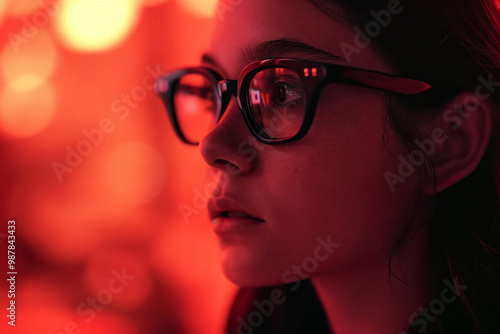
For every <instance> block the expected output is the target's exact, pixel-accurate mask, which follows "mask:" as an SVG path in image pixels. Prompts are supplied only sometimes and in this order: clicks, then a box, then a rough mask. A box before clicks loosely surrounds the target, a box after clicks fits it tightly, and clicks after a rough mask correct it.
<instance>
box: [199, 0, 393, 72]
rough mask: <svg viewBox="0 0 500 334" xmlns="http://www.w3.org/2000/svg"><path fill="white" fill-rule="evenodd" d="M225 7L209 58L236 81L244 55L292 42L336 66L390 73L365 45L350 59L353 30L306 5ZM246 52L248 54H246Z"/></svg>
mask: <svg viewBox="0 0 500 334" xmlns="http://www.w3.org/2000/svg"><path fill="white" fill-rule="evenodd" d="M234 3H235V5H233V6H229V5H227V2H226V1H223V2H221V6H220V7H219V11H220V12H219V15H217V16H216V18H215V20H216V23H215V31H214V34H213V37H212V41H211V44H210V47H209V50H208V53H209V54H210V56H211V57H212V58H214V60H215V61H216V62H217V63H218V64H220V66H221V67H222V70H224V72H226V73H227V74H228V75H230V76H233V77H235V76H237V75H238V74H239V72H240V71H241V70H242V69H243V68H244V67H245V66H246V65H247V63H245V61H244V59H245V57H244V53H245V50H247V49H252V48H256V47H257V46H258V45H259V44H261V43H265V42H267V41H273V40H280V39H290V40H295V41H299V42H301V43H304V44H307V45H310V46H312V47H313V48H316V49H320V50H324V51H326V52H328V53H331V54H334V55H337V56H339V57H340V58H341V59H344V60H339V61H337V62H338V63H340V64H349V65H350V66H355V67H361V68H367V69H372V70H378V71H385V72H387V71H389V66H388V65H387V64H385V63H384V62H383V60H382V58H381V57H380V55H379V54H377V53H376V52H375V51H374V50H373V49H372V48H371V46H370V45H369V46H368V47H365V48H363V49H359V48H357V50H359V52H356V53H354V54H351V57H350V62H349V63H347V61H345V59H346V57H345V55H346V50H348V49H349V48H350V47H355V44H354V38H355V37H356V34H357V33H356V31H355V30H354V26H350V25H349V24H348V23H345V22H342V23H341V22H339V21H336V20H334V19H333V18H331V17H329V16H327V15H326V14H325V13H323V12H322V11H320V10H319V9H318V8H317V7H315V6H314V5H313V4H311V3H310V2H308V1H307V0H272V1H269V0H240V1H235V2H234ZM247 53H248V52H247Z"/></svg>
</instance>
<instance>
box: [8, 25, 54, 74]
mask: <svg viewBox="0 0 500 334" xmlns="http://www.w3.org/2000/svg"><path fill="white" fill-rule="evenodd" d="M0 62H1V64H0V66H1V69H2V73H1V75H2V77H3V79H4V80H5V81H6V82H10V81H12V80H15V79H16V78H18V77H20V76H24V75H27V74H32V75H36V76H38V77H40V78H42V79H44V80H45V79H48V78H49V77H50V76H51V75H52V74H53V73H54V71H55V68H56V65H57V63H58V55H57V50H56V47H55V45H54V42H53V40H52V38H51V36H50V35H49V33H48V32H47V31H45V30H40V31H39V32H38V33H37V35H36V38H32V39H30V40H29V41H28V42H27V43H26V44H22V45H19V49H16V48H14V47H12V46H11V45H10V44H7V45H6V46H5V47H4V49H3V50H2V54H1V56H0Z"/></svg>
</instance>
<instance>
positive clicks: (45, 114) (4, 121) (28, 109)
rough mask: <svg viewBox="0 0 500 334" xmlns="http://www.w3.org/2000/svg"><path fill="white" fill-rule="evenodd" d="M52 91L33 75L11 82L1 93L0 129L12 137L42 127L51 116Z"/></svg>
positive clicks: (30, 132)
mask: <svg viewBox="0 0 500 334" xmlns="http://www.w3.org/2000/svg"><path fill="white" fill-rule="evenodd" d="M54 104H55V101H54V91H53V89H52V87H51V86H50V84H49V83H47V82H45V81H44V80H43V78H40V77H37V76H35V75H26V76H21V77H19V78H18V79H16V80H13V81H11V82H10V83H9V84H8V85H7V87H5V89H4V91H3V92H2V94H1V96H0V106H1V108H0V129H1V130H2V131H4V132H5V133H6V134H8V135H11V136H13V137H30V136H34V135H36V134H38V133H39V132H40V131H42V130H44V129H45V128H46V127H47V125H48V124H49V123H50V121H51V119H52V117H53V116H54Z"/></svg>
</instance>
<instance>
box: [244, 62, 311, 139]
mask: <svg viewBox="0 0 500 334" xmlns="http://www.w3.org/2000/svg"><path fill="white" fill-rule="evenodd" d="M248 99H249V105H250V109H251V111H252V117H253V120H254V122H255V123H256V124H257V126H258V127H259V130H260V133H261V134H262V135H263V136H264V137H267V138H268V139H287V138H291V137H293V136H295V135H296V134H297V133H298V132H299V130H300V128H301V126H302V123H303V121H304V115H305V92H304V87H303V84H302V80H301V79H300V77H299V75H298V74H297V73H296V72H295V71H294V70H292V69H288V68H281V67H276V68H267V69H263V70H262V71H260V72H258V73H257V74H256V75H255V76H254V77H253V79H252V81H251V83H250V87H249V92H248Z"/></svg>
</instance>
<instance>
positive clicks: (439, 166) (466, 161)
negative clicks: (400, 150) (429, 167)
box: [420, 91, 495, 194]
mask: <svg viewBox="0 0 500 334" xmlns="http://www.w3.org/2000/svg"><path fill="white" fill-rule="evenodd" d="M493 108H495V107H494V105H493V104H492V103H491V102H489V101H487V100H486V99H484V97H483V98H480V97H478V96H477V95H476V94H474V93H473V92H471V91H467V92H462V93H460V94H458V95H456V96H454V97H453V99H451V100H450V101H449V102H448V104H447V105H446V107H444V108H443V109H442V110H441V112H440V114H439V115H438V116H437V117H436V118H435V119H433V120H432V121H431V122H430V123H428V124H426V127H427V133H428V137H427V138H426V139H423V140H422V141H420V147H421V148H422V149H423V150H425V149H428V151H427V152H429V151H430V149H431V148H432V145H435V146H434V157H435V160H434V167H435V173H436V184H435V186H436V188H435V189H434V182H433V181H434V180H433V179H432V178H428V179H427V181H425V182H424V184H423V186H424V192H425V193H427V194H433V193H434V191H435V193H438V192H441V191H443V190H444V189H446V188H448V187H450V186H452V185H453V184H455V183H457V182H459V181H460V180H462V179H464V178H465V177H466V176H468V175H469V174H470V173H471V172H472V171H473V170H474V169H475V168H476V167H477V165H478V164H479V162H480V161H481V158H482V157H483V155H484V152H485V151H486V148H487V146H488V144H489V142H490V138H491V132H492V116H491V115H492V112H493ZM423 145H425V147H424V146H423ZM427 152H426V153H427Z"/></svg>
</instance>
